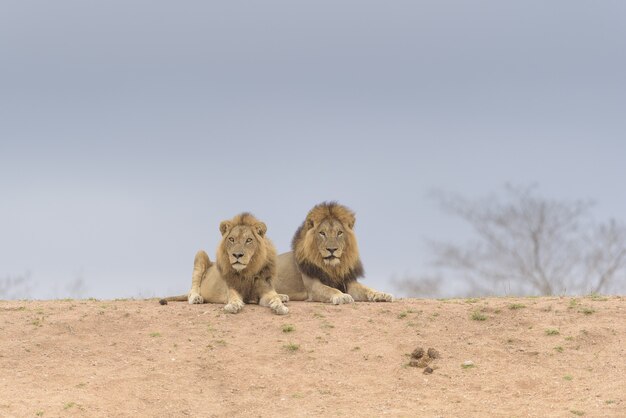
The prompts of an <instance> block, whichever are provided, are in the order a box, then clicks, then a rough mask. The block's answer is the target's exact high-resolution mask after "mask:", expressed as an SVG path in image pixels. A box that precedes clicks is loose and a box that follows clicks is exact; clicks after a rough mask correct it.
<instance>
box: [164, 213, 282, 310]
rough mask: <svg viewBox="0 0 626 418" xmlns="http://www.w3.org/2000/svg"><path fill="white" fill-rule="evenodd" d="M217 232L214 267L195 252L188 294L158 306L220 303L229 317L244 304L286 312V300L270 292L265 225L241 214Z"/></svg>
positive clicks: (271, 266)
mask: <svg viewBox="0 0 626 418" xmlns="http://www.w3.org/2000/svg"><path fill="white" fill-rule="evenodd" d="M220 232H221V234H222V240H221V241H220V244H219V246H218V249H217V258H216V263H215V264H214V263H212V262H211V260H209V256H208V255H207V253H206V252H204V251H202V250H200V251H198V253H197V254H196V257H195V260H194V263H193V273H192V276H191V289H190V290H189V293H188V294H186V295H182V296H172V297H168V298H164V299H161V301H160V303H161V304H167V301H185V300H186V301H188V302H189V303H190V304H197V303H224V304H226V305H225V306H224V310H225V311H226V312H229V313H237V312H239V311H240V310H241V309H242V308H243V307H244V305H245V303H258V304H259V305H261V306H269V307H270V308H271V309H272V311H274V313H276V314H279V315H284V314H286V313H287V312H289V309H288V308H287V307H286V306H285V305H283V302H287V301H288V300H289V297H288V296H287V295H279V294H278V293H276V291H275V290H274V286H273V281H274V279H275V277H276V249H275V248H274V245H273V244H272V242H271V241H270V240H269V239H268V238H267V237H266V235H265V233H266V232H267V227H266V226H265V224H264V223H263V222H261V221H259V220H258V219H256V218H255V217H254V216H252V215H251V214H249V213H242V214H239V215H237V216H235V217H234V218H233V219H231V220H227V221H223V222H222V223H220Z"/></svg>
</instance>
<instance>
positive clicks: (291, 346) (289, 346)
mask: <svg viewBox="0 0 626 418" xmlns="http://www.w3.org/2000/svg"><path fill="white" fill-rule="evenodd" d="M283 348H284V349H285V350H287V351H289V352H290V353H295V352H296V351H298V350H299V349H300V345H299V344H295V343H289V344H285V345H283Z"/></svg>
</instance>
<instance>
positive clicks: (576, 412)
mask: <svg viewBox="0 0 626 418" xmlns="http://www.w3.org/2000/svg"><path fill="white" fill-rule="evenodd" d="M570 412H571V413H572V414H574V415H578V416H579V417H582V416H583V415H585V411H579V410H577V409H571V410H570Z"/></svg>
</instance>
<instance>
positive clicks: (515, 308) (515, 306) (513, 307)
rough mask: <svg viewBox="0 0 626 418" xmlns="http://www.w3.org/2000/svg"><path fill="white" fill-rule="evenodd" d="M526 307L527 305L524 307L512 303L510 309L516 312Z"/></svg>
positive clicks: (521, 304)
mask: <svg viewBox="0 0 626 418" xmlns="http://www.w3.org/2000/svg"><path fill="white" fill-rule="evenodd" d="M525 307H526V305H524V304H523V303H511V304H510V305H509V309H510V310H512V311H516V310H518V309H524V308H525Z"/></svg>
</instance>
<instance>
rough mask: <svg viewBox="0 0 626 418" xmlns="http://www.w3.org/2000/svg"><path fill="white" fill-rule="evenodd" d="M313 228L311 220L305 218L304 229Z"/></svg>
mask: <svg viewBox="0 0 626 418" xmlns="http://www.w3.org/2000/svg"><path fill="white" fill-rule="evenodd" d="M314 226H315V224H314V223H313V219H311V218H306V229H311V228H313V227H314Z"/></svg>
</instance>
